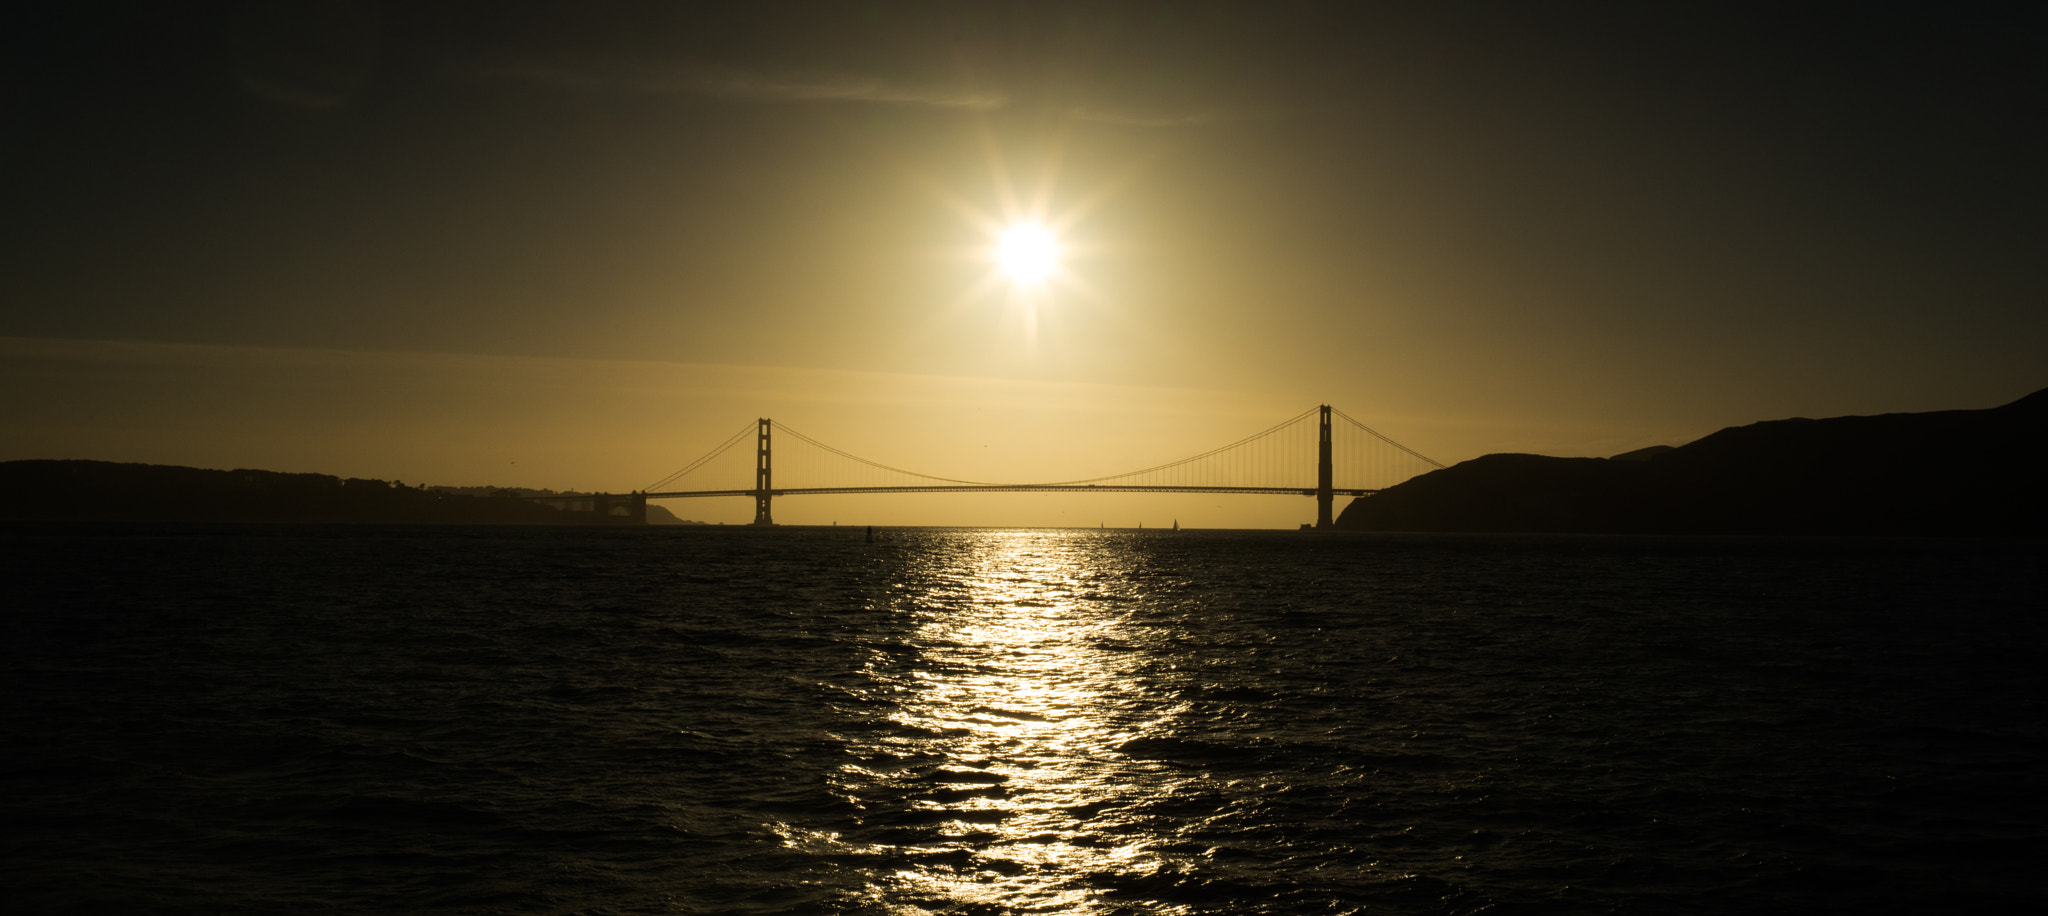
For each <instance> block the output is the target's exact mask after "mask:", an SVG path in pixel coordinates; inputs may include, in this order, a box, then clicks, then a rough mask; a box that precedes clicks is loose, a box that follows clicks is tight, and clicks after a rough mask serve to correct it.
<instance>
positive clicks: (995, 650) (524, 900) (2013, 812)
mask: <svg viewBox="0 0 2048 916" xmlns="http://www.w3.org/2000/svg"><path fill="white" fill-rule="evenodd" d="M878 535H879V536H878V538H877V540H876V542H874V543H866V542H865V541H864V540H863V538H862V531H861V529H856V528H839V529H831V528H826V529H818V528H810V529H777V530H754V529H741V528H722V529H721V528H645V529H541V528H376V527H346V526H334V527H319V526H307V527H283V526H279V527H270V526H153V527H62V526H57V527H52V526H34V527H30V526H14V527H10V528H4V529H0V547H4V551H5V557H6V559H5V560H4V562H5V564H6V571H7V582H8V585H7V590H6V594H7V595H8V600H7V601H6V605H7V607H6V609H5V611H4V613H0V687H4V691H5V692H4V694H0V696H4V698H5V702H4V712H0V738H4V741H5V744H4V748H5V750H4V756H0V763H4V769H0V779H4V783H0V790H4V791H0V821H4V824H5V826H4V827H0V843H4V845H0V861H4V865H0V892H4V898H0V899H4V901H5V909H6V911H7V912H10V913H207V914H237V913H266V914H267V913H288V912H289V913H306V912H325V913H401V912H403V913H476V914H486V913H489V914H496V913H552V914H568V913H591V914H597V913H619V914H625V913H745V914H768V913H873V914H917V913H965V914H1009V913H1078V914H1096V913H1099V914H1111V913H1130V914H1155V913H1165V914H1177V913H1188V914H1194V913H1260V914H1267V913H1270V914H1295V913H1316V914H1324V913H1736V912H1801V913H1817V912H1856V913H1884V912H1900V913H1906V912H1911V913H1923V912H1935V911H2024V910H2025V909H2029V908H2031V907H2029V906H2028V905H2029V904H2032V905H2036V906H2038V905H2041V904H2042V902H2043V901H2048V887H2044V881H2043V879H2042V877H2041V876H2042V875H2043V874H2044V872H2043V869H2042V864H2041V863H2042V862H2043V861H2048V743H2044V741H2048V734H2044V728H2043V722H2044V701H2048V690H2044V687H2048V674H2044V672H2048V619H2044V611H2048V562H2044V560H2048V545H2044V544H2042V543H2040V542H1999V541H1971V540H1955V541H1894V540H1842V541H1826V540H1795V539H1739V538H1725V539H1683V538H1600V537H1479V536H1374V535H1338V536H1317V535H1314V534H1311V533H1303V532H1202V531H1192V532H1182V533H1178V534H1175V533H1171V532H1159V531H1093V530H1078V531H1075V530H961V529H900V530H885V531H881V532H878Z"/></svg>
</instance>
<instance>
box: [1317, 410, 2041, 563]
mask: <svg viewBox="0 0 2048 916" xmlns="http://www.w3.org/2000/svg"><path fill="white" fill-rule="evenodd" d="M2044 445H2048V390H2044V391H2039V392H2035V393H2034V394H2031V395H2028V396H2027V397H2025V398H2021V399H2020V400H2018V401H2015V402H2013V403H2011V404H2007V405H2005V406H2003V407H1995V408H1990V409H1987V410H1947V411H1939V412H1934V413H1917V414H1884V415H1880V416H1868V417H1835V418H1831V419H1824V420H1809V419H1804V418H1800V419H1790V420H1773V421H1768V422H1762V423H1753V424H1750V425H1748V426H1739V427H1729V428H1727V429H1723V430H1721V431H1720V432H1717V433H1714V434H1713V435H1710V436H1707V437H1705V438H1703V439H1700V440H1698V441H1695V442H1692V443H1689V444H1687V445H1683V446H1679V447H1677V448H1668V449H1667V448H1655V447H1653V448H1650V449H1640V450H1637V451H1634V452H1629V453H1627V454H1624V455H1618V456H1615V457H1614V458H1553V457H1547V456H1542V455H1511V454H1502V455H1486V456H1484V457H1480V458H1475V459H1473V460H1471V461H1466V462H1463V463H1461V464H1457V465H1454V466H1452V467H1449V468H1445V469H1443V470H1439V471H1433V472H1431V473H1428V474H1424V475H1422V476H1420V477H1416V478H1414V479H1412V480H1409V481H1407V482H1405V483H1402V484H1400V485H1398V486H1394V487H1390V488H1388V489H1387V490H1384V491H1382V492H1380V493H1378V494H1376V495H1373V496H1366V497H1361V498H1359V499H1356V500H1354V501H1352V503H1351V505H1349V506H1347V507H1345V509H1344V512H1343V514H1342V515H1341V516H1339V517H1338V519H1337V527H1339V528H1341V529H1349V530H1354V531H1496V532H1581V533H1644V534H1812V535H1855V534H1861V535H1924V536H1957V535H1962V536H1968V535H2002V536H2042V535H2044V534H2048V482H2044V481H2048V474H2044V473H2043V472H2042V471H2041V467H2042V457H2041V456H2042V452H2043V446H2044Z"/></svg>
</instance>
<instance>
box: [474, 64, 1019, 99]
mask: <svg viewBox="0 0 2048 916" xmlns="http://www.w3.org/2000/svg"><path fill="white" fill-rule="evenodd" d="M459 69H460V70H462V71H463V72H464V73H466V74H467V75H469V76H472V77H475V78H479V79H488V80H503V81H511V82H522V83H529V84H535V85H542V86H555V87H561V88H569V89H580V90H590V91H611V92H622V93H634V94H641V95H666V94H676V95H694V96H700V97H705V98H715V99H729V100H735V101H743V102H766V103H791V104H794V103H849V104H868V105H901V106H914V107H925V108H948V109H959V110H964V111H988V110H993V109H997V108H1002V107H1004V106H1006V105H1008V104H1009V103H1010V99H1009V97H1008V96H1006V95H1003V94H1001V93H995V92H980V91H975V90H968V89H957V88H952V87H943V86H921V85H913V84H910V83H903V82H894V81H890V80H884V79H880V78H877V77H871V76H859V75H849V74H832V75H818V74H800V73H772V72H756V71H746V70H737V69H732V68H727V67H715V66H710V65H705V64H696V63H688V62H674V61H635V62H620V61H602V60H594V59H585V60H562V59H557V60H510V59H497V60H491V59H477V60H472V61H469V62H467V63H465V64H462V65H460V67H459Z"/></svg>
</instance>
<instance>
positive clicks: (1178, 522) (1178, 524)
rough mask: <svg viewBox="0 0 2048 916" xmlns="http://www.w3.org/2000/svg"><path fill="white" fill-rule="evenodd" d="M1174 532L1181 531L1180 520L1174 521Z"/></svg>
mask: <svg viewBox="0 0 2048 916" xmlns="http://www.w3.org/2000/svg"><path fill="white" fill-rule="evenodd" d="M1173 530H1175V531H1179V530H1180V519H1174V520H1173Z"/></svg>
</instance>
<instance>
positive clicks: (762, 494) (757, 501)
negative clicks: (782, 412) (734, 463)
mask: <svg viewBox="0 0 2048 916" xmlns="http://www.w3.org/2000/svg"><path fill="white" fill-rule="evenodd" d="M760 424H761V425H760V426H759V427H758V428H757V429H756V430H755V436H756V437H757V442H756V446H757V447H756V448H755V449H754V524H756V525H773V524H775V516H773V515H771V514H770V513H769V512H768V500H769V498H770V495H769V488H770V486H771V485H772V484H773V483H774V479H775V475H774V472H773V471H772V470H771V468H770V466H769V462H768V429H769V426H770V425H771V424H770V421H769V420H768V419H767V418H766V417H763V418H762V419H761V421H760Z"/></svg>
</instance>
